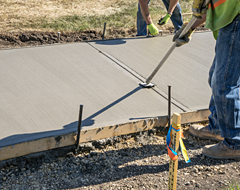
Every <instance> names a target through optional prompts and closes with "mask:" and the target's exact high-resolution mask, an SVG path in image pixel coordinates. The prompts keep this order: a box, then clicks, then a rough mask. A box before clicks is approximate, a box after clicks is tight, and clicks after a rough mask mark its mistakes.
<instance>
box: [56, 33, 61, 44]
mask: <svg viewBox="0 0 240 190" xmlns="http://www.w3.org/2000/svg"><path fill="white" fill-rule="evenodd" d="M57 34H58V43H60V34H61V33H60V32H58V33H57Z"/></svg>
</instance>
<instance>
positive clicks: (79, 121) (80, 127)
mask: <svg viewBox="0 0 240 190" xmlns="http://www.w3.org/2000/svg"><path fill="white" fill-rule="evenodd" d="M82 111H83V105H80V110H79V117H78V134H77V141H76V147H77V149H76V154H77V153H78V150H79V142H80V133H81V129H82Z"/></svg>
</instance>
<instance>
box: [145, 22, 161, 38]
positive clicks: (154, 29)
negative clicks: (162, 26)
mask: <svg viewBox="0 0 240 190" xmlns="http://www.w3.org/2000/svg"><path fill="white" fill-rule="evenodd" d="M147 27H148V30H149V32H150V34H151V35H152V36H156V35H158V34H159V31H158V28H157V27H156V26H155V25H154V24H153V23H151V24H149V25H147Z"/></svg>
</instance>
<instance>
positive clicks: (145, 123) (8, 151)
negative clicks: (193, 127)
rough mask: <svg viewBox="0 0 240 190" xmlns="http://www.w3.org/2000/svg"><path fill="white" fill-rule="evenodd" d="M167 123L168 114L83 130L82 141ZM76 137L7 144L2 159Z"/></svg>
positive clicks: (191, 115) (193, 115) (188, 115)
mask: <svg viewBox="0 0 240 190" xmlns="http://www.w3.org/2000/svg"><path fill="white" fill-rule="evenodd" d="M209 114H210V112H209V110H207V109H206V110H198V111H192V112H184V113H181V117H182V120H181V124H186V123H194V122H202V121H206V120H207V119H208V116H209ZM167 123H168V116H160V117H155V118H148V119H142V120H138V121H132V122H128V123H124V124H117V125H112V126H105V127H100V128H95V129H89V130H83V131H81V136H80V143H83V142H90V141H95V140H100V139H104V138H109V137H113V136H120V135H126V134H131V133H136V132H140V131H146V130H150V129H152V128H154V127H165V126H166V125H167ZM76 138H77V135H76V133H69V134H64V135H61V136H56V137H48V138H42V139H38V140H34V141H29V142H24V143H19V144H16V145H11V146H6V147H3V148H0V161H3V160H7V159H11V158H15V157H20V156H24V155H28V154H31V153H37V152H42V151H47V150H51V149H55V148H60V147H65V146H71V145H74V144H76Z"/></svg>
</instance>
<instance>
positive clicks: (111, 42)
mask: <svg viewBox="0 0 240 190" xmlns="http://www.w3.org/2000/svg"><path fill="white" fill-rule="evenodd" d="M149 38H156V37H153V36H138V37H133V38H117V39H107V40H93V41H88V42H95V44H99V45H122V44H125V43H126V42H127V40H128V41H129V40H137V39H149Z"/></svg>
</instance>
